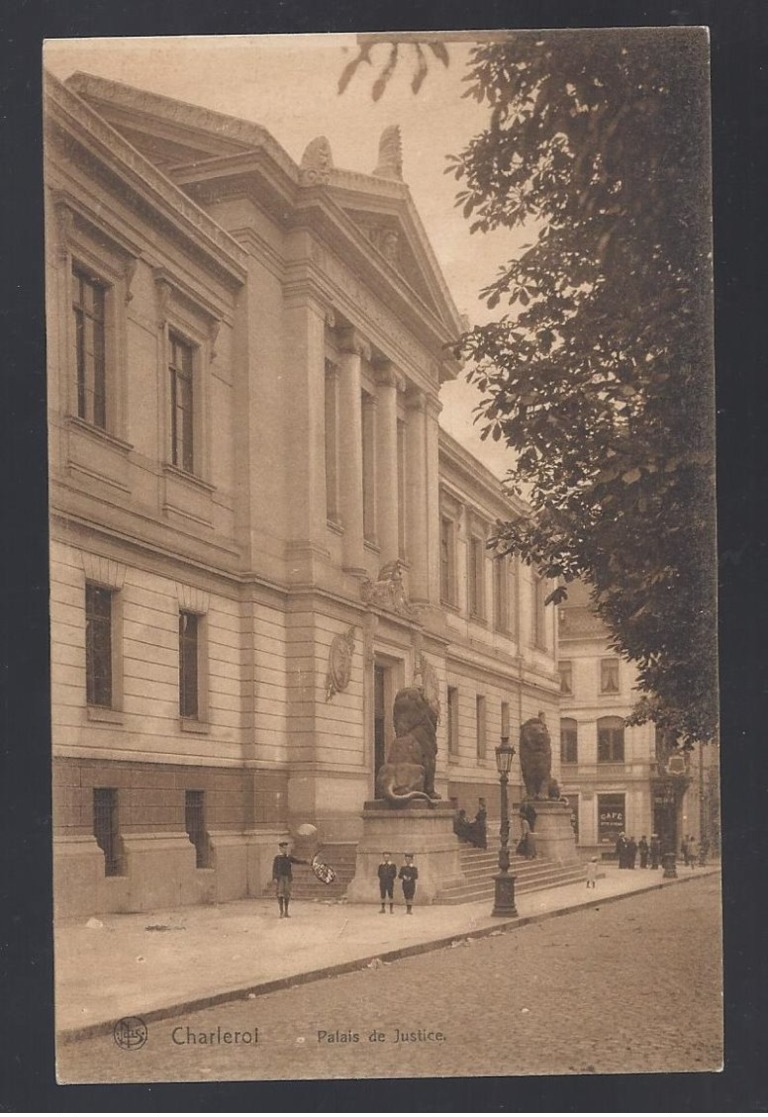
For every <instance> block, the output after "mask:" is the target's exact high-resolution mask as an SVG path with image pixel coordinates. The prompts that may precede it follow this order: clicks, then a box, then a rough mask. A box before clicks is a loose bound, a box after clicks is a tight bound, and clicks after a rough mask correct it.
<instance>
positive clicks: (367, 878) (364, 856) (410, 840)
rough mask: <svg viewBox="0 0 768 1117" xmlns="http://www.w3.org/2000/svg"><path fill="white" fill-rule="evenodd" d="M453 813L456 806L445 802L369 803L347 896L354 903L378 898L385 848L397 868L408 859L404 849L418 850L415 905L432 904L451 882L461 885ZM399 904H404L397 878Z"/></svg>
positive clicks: (365, 812) (461, 874)
mask: <svg viewBox="0 0 768 1117" xmlns="http://www.w3.org/2000/svg"><path fill="white" fill-rule="evenodd" d="M453 815H454V811H453V809H452V808H450V807H447V806H445V807H443V806H438V807H426V808H425V807H420V806H419V805H418V803H415V804H414V806H412V807H408V808H406V809H404V810H398V809H397V808H396V809H394V810H393V809H392V807H390V805H389V804H388V803H387V802H386V801H383V800H380V799H374V800H371V801H370V802H368V803H366V804H365V808H364V810H363V836H362V838H361V839H360V841H359V842H358V845H357V860H356V864H355V876H354V879H353V880H352V882H351V883H350V885H349V888H348V889H347V899H348V900H349V901H350V902H351V903H353V904H368V903H370V904H372V903H374V902H375V903H377V904H378V903H379V900H380V897H379V880H378V876H377V869H378V867H379V863H380V862H381V855H382V853H383V852H384V851H385V850H387V851H388V852H389V853H391V854H392V860H393V861H394V862H395V864H396V865H397V866H398V868H399V867H400V866H401V865H404V864H405V857H404V854H405V853H406V852H407V853H412V854H413V855H414V862H415V864H416V867H417V869H418V870H419V881H418V884H417V886H416V904H417V906H418V905H419V904H433V903H434V902H435V900H436V898H437V896H438V894H439V893H441V892H442V891H443V889H445V888H446V887H447V886H448V885H451V884H463V883H464V874H463V873H462V871H461V860H460V856H459V850H460V848H461V847H460V845H459V842H458V841H457V839H456V835H455V834H454V832H453ZM395 903H396V904H402V903H403V894H402V889H401V888H400V885H399V883H397V882H396V883H395Z"/></svg>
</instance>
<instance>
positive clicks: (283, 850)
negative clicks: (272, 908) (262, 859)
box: [272, 842, 309, 919]
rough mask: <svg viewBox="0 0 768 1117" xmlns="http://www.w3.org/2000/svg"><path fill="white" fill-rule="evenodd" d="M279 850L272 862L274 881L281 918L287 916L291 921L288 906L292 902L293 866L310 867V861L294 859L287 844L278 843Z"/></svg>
mask: <svg viewBox="0 0 768 1117" xmlns="http://www.w3.org/2000/svg"><path fill="white" fill-rule="evenodd" d="M277 848H278V849H279V850H280V852H279V853H278V855H277V857H275V859H274V861H273V862H272V880H273V882H274V884H275V886H276V887H275V891H276V893H277V903H278V905H279V907H280V918H281V919H282V918H283V916H285V918H286V919H290V915H289V914H288V905H289V903H290V902H291V884H292V882H293V866H294V865H308V864H309V861H302V859H301V858H300V857H292V856H291V854H290V853H289V852H288V843H287V842H278V843H277Z"/></svg>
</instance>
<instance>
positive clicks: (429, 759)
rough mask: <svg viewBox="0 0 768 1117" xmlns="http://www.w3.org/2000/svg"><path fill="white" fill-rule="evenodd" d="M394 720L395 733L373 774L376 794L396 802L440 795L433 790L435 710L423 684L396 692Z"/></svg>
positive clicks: (426, 799)
mask: <svg viewBox="0 0 768 1117" xmlns="http://www.w3.org/2000/svg"><path fill="white" fill-rule="evenodd" d="M393 721H394V725H395V736H394V738H393V740H392V742H391V743H390V746H389V752H388V755H387V759H386V762H385V763H384V764H382V766H381V768H379V771H378V773H377V776H376V795H377V797H378V798H380V799H387V800H388V801H389V802H390V803H392V804H393V805H395V806H399V805H401V804H405V803H410V802H413V801H414V800H416V799H423V800H425V801H426V802H428V803H430V802H432V800H434V799H439V798H440V796H439V795H438V794H437V793H436V791H435V759H436V756H437V721H438V712H437V709H436V708H435V706H434V704H433V703H431V702H430V701H429V700H428V699H427V697H426V695H425V693H424V690H423V688H422V687H417V686H411V687H404V688H403V689H402V690H399V691H398V692H397V694H396V695H395V701H394V707H393Z"/></svg>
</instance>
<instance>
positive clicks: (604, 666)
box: [600, 659, 619, 694]
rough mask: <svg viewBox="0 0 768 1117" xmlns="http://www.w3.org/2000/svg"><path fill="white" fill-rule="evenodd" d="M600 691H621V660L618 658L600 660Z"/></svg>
mask: <svg viewBox="0 0 768 1117" xmlns="http://www.w3.org/2000/svg"><path fill="white" fill-rule="evenodd" d="M600 693H601V694H618V693H619V661H618V659H601V660H600Z"/></svg>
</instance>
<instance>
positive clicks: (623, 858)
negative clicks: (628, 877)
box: [616, 830, 627, 869]
mask: <svg viewBox="0 0 768 1117" xmlns="http://www.w3.org/2000/svg"><path fill="white" fill-rule="evenodd" d="M616 856H617V857H618V859H619V868H620V869H626V868H627V838H626V835H625V833H624V831H623V830H622V832H621V833H620V834H619V837H618V839H617V841H616Z"/></svg>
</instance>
